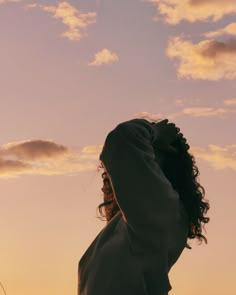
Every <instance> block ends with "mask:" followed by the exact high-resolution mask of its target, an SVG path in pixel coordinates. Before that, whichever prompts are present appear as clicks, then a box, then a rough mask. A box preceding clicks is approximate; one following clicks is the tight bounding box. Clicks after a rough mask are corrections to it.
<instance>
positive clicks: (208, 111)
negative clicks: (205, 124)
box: [182, 107, 227, 117]
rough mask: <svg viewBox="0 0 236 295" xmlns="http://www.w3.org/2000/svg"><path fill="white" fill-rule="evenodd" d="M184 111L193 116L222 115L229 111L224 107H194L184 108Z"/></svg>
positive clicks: (185, 113)
mask: <svg viewBox="0 0 236 295" xmlns="http://www.w3.org/2000/svg"><path fill="white" fill-rule="evenodd" d="M182 113H183V114H184V115H188V116H191V117H221V116H223V115H225V114H226V113H227V110H226V109H223V108H211V107H194V108H184V109H183V110H182Z"/></svg>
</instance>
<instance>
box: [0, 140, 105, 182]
mask: <svg viewBox="0 0 236 295" xmlns="http://www.w3.org/2000/svg"><path fill="white" fill-rule="evenodd" d="M101 150H102V146H101V145H98V146H87V147H84V148H82V149H80V150H77V151H75V150H70V149H69V148H68V147H66V146H64V145H60V144H57V143H55V142H53V141H49V140H27V141H21V142H12V143H7V144H5V145H3V146H1V147H0V178H11V177H17V176H20V175H72V174H76V173H79V172H82V171H89V170H95V169H96V167H97V165H98V164H99V160H98V159H99V154H100V152H101Z"/></svg>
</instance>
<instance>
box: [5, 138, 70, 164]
mask: <svg viewBox="0 0 236 295" xmlns="http://www.w3.org/2000/svg"><path fill="white" fill-rule="evenodd" d="M1 153H2V154H5V155H14V156H16V157H18V158H22V159H26V160H35V159H44V158H57V157H60V156H64V155H66V154H67V153H68V148H67V147H65V146H63V145H59V144H56V143H55V142H53V141H49V140H27V141H22V142H12V143H8V144H6V145H4V146H3V147H2V148H1V149H0V155H1Z"/></svg>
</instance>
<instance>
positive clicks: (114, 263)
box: [78, 119, 188, 295]
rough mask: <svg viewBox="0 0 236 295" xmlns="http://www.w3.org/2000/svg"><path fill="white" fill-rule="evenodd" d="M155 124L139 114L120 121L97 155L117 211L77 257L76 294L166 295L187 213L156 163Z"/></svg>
mask: <svg viewBox="0 0 236 295" xmlns="http://www.w3.org/2000/svg"><path fill="white" fill-rule="evenodd" d="M154 143H155V146H156V145H158V130H157V129H156V128H155V127H154V126H153V125H152V124H150V123H149V122H148V121H146V120H143V119H134V120H130V121H127V122H124V123H121V124H119V125H118V126H117V127H116V128H115V129H114V130H112V131H111V132H110V133H109V134H108V136H107V138H106V141H105V144H104V147H103V151H102V153H101V155H100V160H101V162H102V163H103V166H104V169H105V171H106V172H107V174H108V177H109V179H110V182H111V184H112V188H113V192H114V195H115V199H116V201H117V203H118V205H119V208H120V212H118V213H117V214H116V215H115V216H114V217H113V218H112V219H111V220H110V221H109V222H108V224H107V225H106V226H105V227H104V228H103V230H102V231H101V232H100V233H99V234H98V235H97V237H96V238H95V240H94V241H93V242H92V244H91V245H90V246H89V248H88V249H87V251H86V252H85V253H84V255H83V256H82V258H81V259H80V261H79V270H78V272H79V285H78V294H79V295H100V294H101V295H166V294H168V292H169V291H170V290H171V288H172V287H171V284H170V281H169V277H168V273H169V271H170V269H171V267H172V266H173V265H174V264H175V262H176V261H177V260H178V258H179V256H180V255H181V253H182V251H183V250H184V248H185V246H186V243H187V237H188V216H187V213H186V211H185V209H184V206H183V204H182V202H181V200H180V198H179V194H178V192H176V191H175V190H174V189H173V187H172V185H171V183H170V181H169V180H168V179H167V178H166V177H165V175H164V173H163V172H162V170H161V167H160V165H159V164H158V162H159V161H158V159H156V155H155V152H154V148H153V144H154Z"/></svg>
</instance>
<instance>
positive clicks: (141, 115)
mask: <svg viewBox="0 0 236 295" xmlns="http://www.w3.org/2000/svg"><path fill="white" fill-rule="evenodd" d="M132 118H133V119H136V118H138V119H145V120H147V121H149V122H157V121H160V120H163V118H162V115H161V114H157V115H155V114H151V113H149V112H139V113H135V114H133V116H132Z"/></svg>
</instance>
